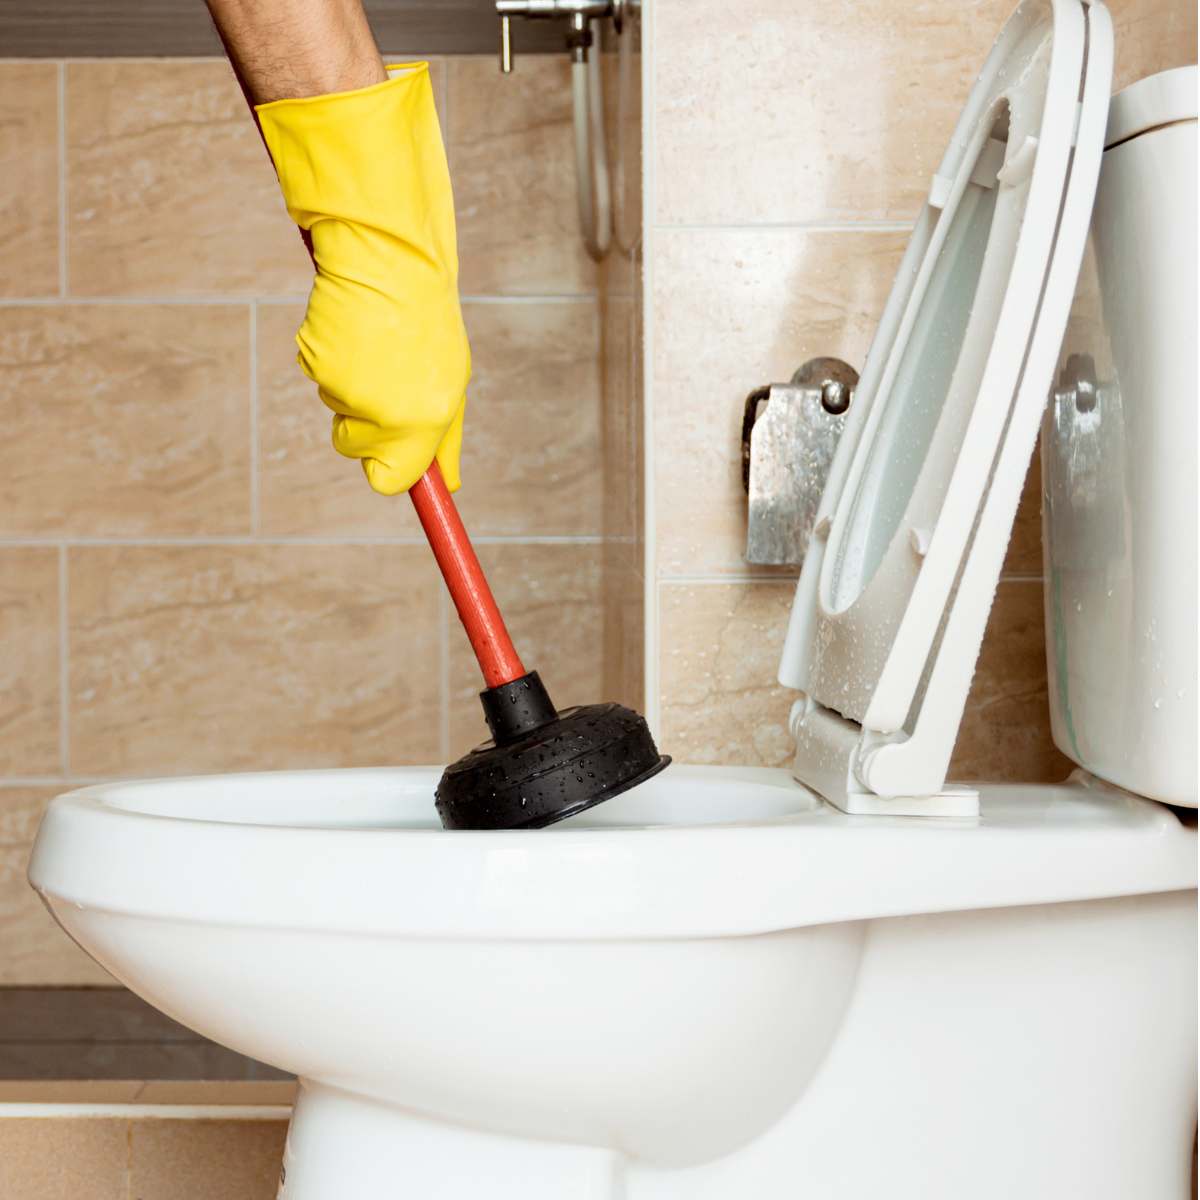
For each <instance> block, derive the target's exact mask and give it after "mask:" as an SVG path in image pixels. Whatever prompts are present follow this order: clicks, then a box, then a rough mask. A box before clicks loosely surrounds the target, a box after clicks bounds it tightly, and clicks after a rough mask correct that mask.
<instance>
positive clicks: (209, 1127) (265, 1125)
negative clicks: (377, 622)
mask: <svg viewBox="0 0 1200 1200" xmlns="http://www.w3.org/2000/svg"><path fill="white" fill-rule="evenodd" d="M286 1136H287V1123H286V1122H285V1121H220V1120H208V1121H161V1120H160V1121H151V1120H145V1121H132V1122H131V1123H130V1142H129V1149H130V1157H131V1170H130V1195H131V1196H136V1197H137V1200H198V1198H199V1197H203V1198H204V1200H273V1198H274V1196H275V1193H276V1191H277V1189H278V1187H279V1169H280V1166H281V1164H282V1161H283V1143H284V1138H285V1137H286Z"/></svg>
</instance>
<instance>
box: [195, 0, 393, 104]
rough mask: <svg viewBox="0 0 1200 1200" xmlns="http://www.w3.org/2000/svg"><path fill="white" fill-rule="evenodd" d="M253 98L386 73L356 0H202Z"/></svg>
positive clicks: (352, 83)
mask: <svg viewBox="0 0 1200 1200" xmlns="http://www.w3.org/2000/svg"><path fill="white" fill-rule="evenodd" d="M205 2H206V3H207V5H208V10H209V12H210V13H211V14H212V18H213V21H214V22H215V23H216V26H217V30H218V32H219V33H220V35H221V40H222V41H223V42H224V43H225V48H226V50H227V51H228V53H229V57H230V59H231V60H232V61H233V64H234V67H235V69H236V70H237V73H238V75H239V77H240V78H241V80H242V84H243V86H244V87H245V88H246V90H247V92H248V93H249V95H250V99H251V100H252V101H253V102H254V103H255V104H266V103H268V102H269V101H272V100H286V99H295V98H297V97H301V96H320V95H325V94H327V93H330V92H348V91H353V90H354V89H355V88H363V87H370V86H371V85H372V84H375V83H382V82H383V80H385V79H386V78H387V73H386V72H385V71H384V67H383V60H382V59H381V58H380V57H379V51H378V49H377V48H376V46H375V39H374V37H373V36H372V34H371V28H370V26H369V25H368V24H367V18H366V15H365V14H364V12H363V8H362V3H361V0H205Z"/></svg>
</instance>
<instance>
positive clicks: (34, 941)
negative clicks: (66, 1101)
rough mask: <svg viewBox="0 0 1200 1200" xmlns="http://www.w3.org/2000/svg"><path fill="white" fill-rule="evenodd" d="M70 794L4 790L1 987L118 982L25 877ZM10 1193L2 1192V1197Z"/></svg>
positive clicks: (0, 791)
mask: <svg viewBox="0 0 1200 1200" xmlns="http://www.w3.org/2000/svg"><path fill="white" fill-rule="evenodd" d="M65 790H66V789H65V788H27V787H8V786H0V947H3V950H2V951H0V987H11V986H13V985H22V986H29V985H35V984H42V985H49V986H65V985H75V984H93V985H97V986H103V985H106V984H108V985H111V984H112V983H113V982H114V981H113V978H112V976H111V975H109V973H108V972H107V971H105V970H104V968H103V967H101V966H99V965H98V964H97V963H95V962H93V961H92V959H91V958H89V957H88V955H87V954H85V953H84V952H83V951H82V950H80V949H79V947H78V946H76V945H75V943H74V942H73V941H71V939H70V938H69V937H67V935H66V934H65V933H63V931H62V930H61V929H60V928H59V927H58V925H57V923H56V922H55V920H54V918H53V917H52V916H51V915H50V914H49V913H48V912H47V911H46V908H45V906H44V905H43V904H42V902H41V900H39V899H38V896H37V893H36V892H35V891H34V890H33V888H31V887H30V886H29V880H28V879H26V878H25V872H26V870H27V868H28V866H29V854H30V851H31V850H32V849H33V840H34V838H35V837H36V836H37V831H38V826H39V825H40V824H41V820H42V813H43V812H45V809H46V805H47V804H48V803H49V802H50V800H51V799H52V798H53V797H54V796H55V795H56V794H57V793H58V792H59V791H65ZM3 1124H4V1122H2V1121H0V1125H3ZM3 1157H4V1156H3V1154H0V1159H3ZM0 1178H2V1174H0ZM9 1194H10V1193H8V1192H6V1191H5V1190H4V1189H3V1188H2V1187H0V1196H8V1195H9Z"/></svg>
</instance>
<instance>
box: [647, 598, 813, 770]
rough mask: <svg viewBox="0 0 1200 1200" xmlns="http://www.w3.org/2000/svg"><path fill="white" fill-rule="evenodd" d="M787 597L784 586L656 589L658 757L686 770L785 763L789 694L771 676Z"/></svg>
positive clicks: (788, 604)
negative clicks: (695, 766) (692, 765)
mask: <svg viewBox="0 0 1200 1200" xmlns="http://www.w3.org/2000/svg"><path fill="white" fill-rule="evenodd" d="M793 591H794V588H793V587H792V586H791V584H790V583H789V582H787V581H779V582H775V581H770V582H756V583H729V584H700V585H690V584H660V585H659V595H658V604H659V625H660V647H659V673H660V678H661V685H660V686H661V703H662V720H661V724H662V736H661V737H660V738H659V743H660V746H661V749H662V751H663V753H664V754H670V755H673V756H674V757H675V759H676V761H678V762H690V763H735V764H748V765H751V766H767V767H779V766H785V765H786V764H787V763H789V762H790V761H791V757H792V752H793V743H792V739H791V735H790V734H789V733H788V712H789V710H790V709H791V705H792V700H793V699H794V698H795V694H794V693H793V692H789V691H786V690H785V689H784V688H781V687H780V686H779V685H778V684H777V683H776V682H775V672H776V669H777V667H778V664H779V653H780V650H781V649H782V648H783V636H784V633H785V632H786V629H787V619H788V612H789V611H790V609H791V604H792V593H793Z"/></svg>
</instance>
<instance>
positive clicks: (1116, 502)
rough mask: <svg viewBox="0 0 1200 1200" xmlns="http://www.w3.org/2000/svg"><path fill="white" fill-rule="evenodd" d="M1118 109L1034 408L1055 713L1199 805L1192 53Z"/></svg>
mask: <svg viewBox="0 0 1200 1200" xmlns="http://www.w3.org/2000/svg"><path fill="white" fill-rule="evenodd" d="M1113 114H1114V115H1113V117H1112V118H1111V119H1110V121H1109V135H1110V140H1112V141H1114V142H1115V144H1113V145H1111V146H1110V148H1109V149H1108V150H1106V151H1105V153H1104V163H1103V167H1102V169H1101V173H1100V187H1099V190H1098V192H1097V195H1096V207H1095V212H1094V214H1093V217H1092V234H1091V239H1090V244H1089V247H1088V254H1087V258H1086V260H1085V264H1084V271H1083V277H1082V279H1081V282H1080V288H1079V295H1078V297H1077V299H1076V303H1075V311H1074V314H1073V317H1072V320H1071V324H1070V326H1069V328H1068V333H1067V337H1066V339H1065V341H1064V343H1063V350H1062V355H1061V359H1060V368H1059V375H1058V385H1057V387H1056V390H1055V395H1054V397H1053V398H1052V402H1051V405H1050V407H1049V408H1048V409H1047V412H1046V417H1045V421H1044V423H1043V437H1042V445H1043V457H1042V464H1043V466H1042V470H1043V477H1044V478H1043V488H1044V491H1045V495H1046V500H1045V504H1044V506H1043V519H1044V525H1045V536H1044V539H1043V545H1044V547H1045V556H1046V564H1045V578H1046V641H1047V645H1048V646H1049V647H1050V650H1051V653H1050V664H1049V666H1050V685H1051V686H1050V698H1051V717H1052V727H1053V730H1054V740H1055V742H1057V743H1058V746H1059V748H1060V749H1061V750H1062V751H1063V753H1064V754H1068V755H1070V757H1071V758H1073V759H1074V760H1075V761H1076V762H1077V763H1080V764H1082V765H1083V766H1085V767H1086V768H1087V769H1088V770H1089V771H1092V772H1093V773H1095V774H1097V775H1100V776H1102V777H1103V778H1105V779H1109V780H1112V781H1113V782H1114V783H1118V784H1120V785H1121V786H1122V787H1125V788H1129V789H1130V790H1131V791H1135V792H1138V793H1139V794H1140V795H1144V796H1153V797H1155V798H1156V799H1159V800H1165V801H1168V802H1169V803H1172V804H1181V805H1189V806H1191V807H1195V805H1196V771H1197V763H1196V717H1197V712H1196V690H1197V688H1196V614H1197V611H1198V609H1197V595H1196V544H1197V543H1196V534H1197V530H1196V506H1197V494H1196V437H1197V425H1196V408H1197V399H1196V355H1195V345H1196V330H1197V311H1196V252H1197V247H1196V68H1195V67H1187V68H1181V69H1180V70H1177V71H1167V72H1164V73H1163V74H1162V75H1156V76H1151V77H1150V78H1149V79H1143V80H1141V81H1140V82H1138V83H1135V84H1133V85H1132V86H1131V87H1128V88H1126V89H1125V90H1124V91H1123V92H1122V93H1121V94H1120V95H1119V96H1117V97H1116V98H1115V99H1114V100H1113ZM1081 371H1082V373H1083V374H1084V375H1086V376H1090V382H1091V383H1092V384H1093V385H1094V387H1095V390H1094V391H1093V392H1092V393H1091V394H1089V395H1085V397H1084V401H1085V402H1081V401H1080V399H1079V393H1078V389H1077V388H1076V387H1075V383H1076V381H1077V377H1078V375H1079V373H1080V372H1081Z"/></svg>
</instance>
